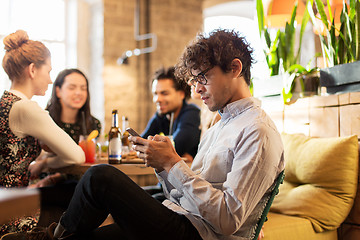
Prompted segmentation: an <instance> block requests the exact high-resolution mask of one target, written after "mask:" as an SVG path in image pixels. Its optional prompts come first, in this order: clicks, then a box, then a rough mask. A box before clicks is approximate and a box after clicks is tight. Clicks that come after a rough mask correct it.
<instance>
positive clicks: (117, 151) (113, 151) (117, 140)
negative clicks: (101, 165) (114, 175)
mask: <svg viewBox="0 0 360 240" xmlns="http://www.w3.org/2000/svg"><path fill="white" fill-rule="evenodd" d="M121 150H122V144H121V131H120V129H119V122H118V112H117V110H113V111H112V123H111V128H110V131H109V148H108V153H109V163H110V164H117V163H121Z"/></svg>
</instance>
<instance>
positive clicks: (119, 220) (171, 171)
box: [4, 30, 284, 240]
mask: <svg viewBox="0 0 360 240" xmlns="http://www.w3.org/2000/svg"><path fill="white" fill-rule="evenodd" d="M251 54H252V49H251V48H250V47H249V45H248V44H247V43H246V41H245V39H244V38H243V37H241V36H239V35H238V34H237V33H235V32H234V31H227V30H217V31H214V32H212V33H211V34H210V35H209V36H204V35H199V36H198V38H197V39H196V40H195V41H194V42H193V43H191V44H190V45H189V46H187V47H186V49H185V52H184V53H183V55H182V58H181V60H180V63H179V64H178V65H177V69H176V72H177V75H178V76H180V77H181V78H183V79H184V80H187V81H188V82H189V83H191V84H192V85H194V86H195V90H196V92H197V93H199V94H200V95H201V99H202V100H203V101H204V103H205V104H206V105H207V106H208V108H209V109H210V110H211V111H219V113H220V115H221V120H220V121H219V122H217V123H216V124H215V125H214V126H213V127H211V128H210V129H209V130H208V131H207V133H206V134H205V136H204V137H203V139H202V140H201V142H200V145H199V150H198V153H197V155H196V156H195V159H194V161H193V164H192V166H191V168H190V167H189V166H188V165H187V164H186V163H185V162H184V161H182V160H181V157H180V156H179V155H177V154H176V152H175V150H174V148H173V146H172V143H171V141H170V140H169V139H168V138H166V137H163V136H159V135H155V136H150V137H149V138H148V139H143V138H140V137H130V140H131V141H132V142H133V143H134V149H135V150H136V151H139V152H140V157H141V158H143V159H144V160H145V163H146V165H148V166H151V167H153V168H154V169H155V172H156V174H157V176H158V178H159V180H160V182H161V183H162V185H163V186H164V190H165V193H166V197H167V200H165V201H164V202H163V203H162V204H161V203H159V202H158V201H157V200H155V199H153V198H152V197H151V196H150V195H147V194H146V193H145V192H144V191H143V190H142V189H141V188H140V187H138V186H137V185H136V184H135V183H133V182H132V181H131V180H130V179H129V178H128V177H127V176H126V175H125V174H123V173H122V172H120V171H118V170H116V169H115V168H113V167H112V166H109V165H98V166H96V167H93V168H91V169H89V170H88V171H87V172H86V173H85V175H84V176H83V177H82V179H81V181H80V182H79V184H78V186H77V189H76V192H75V194H74V197H73V199H72V201H71V203H70V205H69V208H68V209H67V211H66V212H65V213H64V215H63V216H62V218H61V219H60V221H59V223H58V224H53V225H52V226H50V228H48V229H46V231H44V232H41V233H40V232H31V233H28V234H27V236H30V235H32V237H34V238H32V239H38V238H35V236H36V237H38V236H39V235H41V234H42V236H46V237H47V239H57V238H58V239H65V238H69V237H77V238H81V237H83V238H86V237H88V239H172V240H173V239H179V240H180V239H206V240H215V239H252V238H253V237H254V235H255V227H256V224H257V221H258V219H259V218H260V215H261V213H262V211H263V209H264V205H265V202H266V199H267V198H268V196H269V194H270V192H271V189H272V186H273V185H274V182H275V179H276V177H277V176H278V174H279V173H280V172H281V171H282V170H283V168H284V157H283V146H282V143H281V138H280V135H279V133H278V132H277V130H276V127H275V125H274V123H273V122H272V121H271V119H270V118H269V117H268V116H267V115H266V114H265V112H264V111H263V110H261V108H260V107H259V103H258V101H257V100H256V99H254V98H253V97H251V94H250V91H249V87H248V85H249V83H250V67H251V63H252V57H251ZM109 213H110V214H111V215H112V216H113V218H114V220H115V224H113V225H109V226H106V227H102V228H97V227H98V226H99V225H100V224H101V223H102V222H103V220H104V219H105V218H106V217H107V215H108V214H109ZM54 228H55V231H54ZM88 235H90V236H88ZM17 236H19V235H17ZM54 236H55V237H54ZM4 239H21V238H4Z"/></svg>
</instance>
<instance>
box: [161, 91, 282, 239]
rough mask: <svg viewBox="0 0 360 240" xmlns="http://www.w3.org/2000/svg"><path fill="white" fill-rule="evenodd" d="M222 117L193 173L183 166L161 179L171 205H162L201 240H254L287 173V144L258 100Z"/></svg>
mask: <svg viewBox="0 0 360 240" xmlns="http://www.w3.org/2000/svg"><path fill="white" fill-rule="evenodd" d="M222 112H223V113H222V116H221V121H219V122H218V123H216V124H215V125H214V126H213V127H212V128H210V129H209V130H208V132H207V133H206V134H205V135H204V137H203V140H202V141H201V142H200V145H199V151H198V153H197V155H196V157H195V159H194V161H193V164H192V166H191V169H190V168H189V167H188V165H187V164H186V163H185V162H183V161H180V162H178V163H177V164H175V165H174V166H173V168H172V169H171V170H170V171H169V173H167V172H166V171H163V172H161V173H159V174H158V177H159V180H160V182H161V183H162V185H163V187H164V192H165V194H166V196H167V197H168V199H169V200H165V201H164V202H163V204H164V205H165V206H167V207H168V208H170V209H172V210H173V211H175V212H178V213H180V214H184V215H185V216H186V217H187V218H188V219H189V220H190V221H191V222H192V224H193V225H194V226H195V227H196V229H197V230H198V231H199V233H200V235H201V237H202V238H203V239H206V240H212V239H251V237H252V236H253V234H254V231H255V225H256V223H257V220H258V218H259V216H260V215H261V213H262V211H263V209H264V199H265V198H266V197H267V196H268V194H269V193H270V189H271V186H272V185H273V184H274V181H275V179H276V177H277V176H278V174H279V173H280V172H281V171H282V170H283V169H284V151H283V144H282V141H281V137H280V134H279V133H278V131H277V129H276V127H275V125H274V123H273V122H272V120H271V119H270V117H269V116H268V115H267V114H266V113H265V112H264V111H263V110H262V109H261V108H260V102H259V101H258V100H257V99H255V98H252V97H251V98H245V99H241V100H239V101H236V102H233V103H230V104H228V105H227V106H226V107H225V108H224V109H223V111H222ZM261 200H263V201H261Z"/></svg>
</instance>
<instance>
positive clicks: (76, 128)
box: [59, 116, 101, 143]
mask: <svg viewBox="0 0 360 240" xmlns="http://www.w3.org/2000/svg"><path fill="white" fill-rule="evenodd" d="M59 127H60V128H61V129H62V130H64V131H65V132H66V133H67V134H69V136H70V137H71V138H72V139H74V141H75V142H76V143H78V142H79V138H80V135H82V130H81V129H82V128H81V126H80V124H79V123H63V122H61V123H60V124H59ZM91 129H93V130H98V131H99V133H100V132H101V123H100V121H99V120H98V119H96V118H94V117H93V116H91ZM87 134H90V132H88V133H87Z"/></svg>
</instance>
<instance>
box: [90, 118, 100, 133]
mask: <svg viewBox="0 0 360 240" xmlns="http://www.w3.org/2000/svg"><path fill="white" fill-rule="evenodd" d="M91 125H92V129H93V130H95V129H96V130H98V131H99V133H100V132H101V122H100V120H99V119H97V118H95V117H94V116H91Z"/></svg>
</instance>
